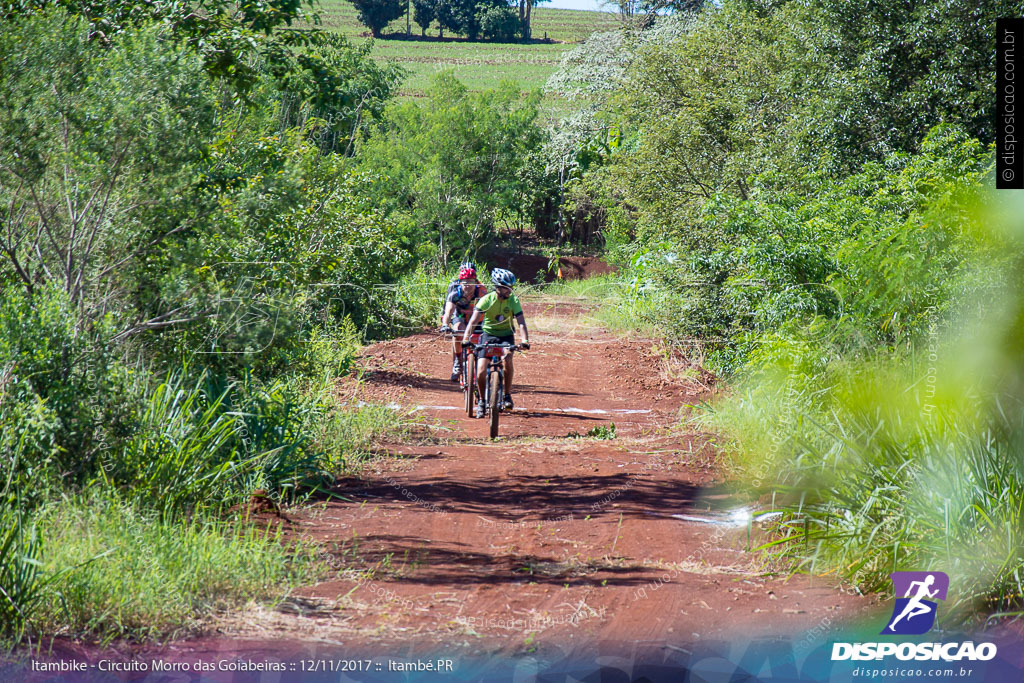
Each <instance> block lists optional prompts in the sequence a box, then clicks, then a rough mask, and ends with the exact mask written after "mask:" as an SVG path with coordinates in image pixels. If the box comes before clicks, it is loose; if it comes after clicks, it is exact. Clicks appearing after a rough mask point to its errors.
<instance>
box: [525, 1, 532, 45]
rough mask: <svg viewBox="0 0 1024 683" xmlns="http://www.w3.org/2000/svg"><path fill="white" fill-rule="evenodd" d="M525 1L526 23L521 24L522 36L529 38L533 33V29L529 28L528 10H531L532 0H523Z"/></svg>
mask: <svg viewBox="0 0 1024 683" xmlns="http://www.w3.org/2000/svg"><path fill="white" fill-rule="evenodd" d="M524 1H525V2H526V24H525V25H524V26H523V38H524V39H526V40H529V39H530V36H531V35H533V29H532V28H530V12H531V11H532V10H533V0H524Z"/></svg>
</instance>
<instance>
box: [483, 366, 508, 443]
mask: <svg viewBox="0 0 1024 683" xmlns="http://www.w3.org/2000/svg"><path fill="white" fill-rule="evenodd" d="M503 380H504V378H503V377H502V376H501V373H499V372H495V373H494V374H493V375H491V383H490V384H491V386H490V395H489V396H488V397H487V408H488V410H490V411H491V415H490V417H491V438H492V439H494V438H496V437H497V436H498V413H500V412H501V406H500V405H499V404H500V402H501V383H502V381H503Z"/></svg>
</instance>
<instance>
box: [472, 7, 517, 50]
mask: <svg viewBox="0 0 1024 683" xmlns="http://www.w3.org/2000/svg"><path fill="white" fill-rule="evenodd" d="M477 21H478V23H479V24H480V31H481V33H483V36H484V38H487V39H488V40H496V41H499V42H506V43H507V42H511V41H513V40H515V39H516V38H517V37H518V36H519V35H520V33H521V31H522V30H523V25H522V24H521V23H520V21H519V17H517V16H516V13H515V11H514V10H513V9H512V8H511V7H509V6H508V5H492V6H490V7H487V6H484V7H482V8H481V9H479V10H478V11H477Z"/></svg>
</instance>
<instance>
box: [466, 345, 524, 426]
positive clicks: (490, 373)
mask: <svg viewBox="0 0 1024 683" xmlns="http://www.w3.org/2000/svg"><path fill="white" fill-rule="evenodd" d="M520 348H521V347H519V346H517V345H515V344H477V345H476V346H475V348H474V355H475V356H476V357H477V358H481V357H482V358H486V359H487V379H486V383H485V384H484V396H485V397H486V401H485V405H486V412H485V413H484V414H485V415H486V416H487V417H488V418H489V419H490V429H491V438H492V439H493V438H495V437H497V436H498V416H499V415H500V414H501V411H502V408H501V404H502V403H503V402H504V400H505V356H507V355H508V354H510V353H511V352H513V351H518V350H519V349H520ZM473 365H474V367H475V366H476V364H475V363H474V364H473Z"/></svg>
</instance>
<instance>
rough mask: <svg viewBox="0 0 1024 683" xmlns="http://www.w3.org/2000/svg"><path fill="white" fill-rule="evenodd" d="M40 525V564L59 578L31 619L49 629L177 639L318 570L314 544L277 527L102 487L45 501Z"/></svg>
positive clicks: (269, 597) (40, 628) (85, 634)
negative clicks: (288, 538) (156, 509)
mask: <svg viewBox="0 0 1024 683" xmlns="http://www.w3.org/2000/svg"><path fill="white" fill-rule="evenodd" d="M37 524H38V525H39V527H40V530H41V532H42V534H43V536H44V538H45V539H46V544H45V549H44V551H43V552H42V553H41V556H40V560H41V563H42V567H41V569H42V571H43V572H45V573H46V574H50V575H56V576H57V577H58V579H57V580H56V581H54V582H53V583H52V585H51V586H50V587H49V588H48V590H47V591H46V592H45V595H44V596H42V598H41V599H39V600H38V604H37V605H36V612H35V614H34V616H33V618H32V626H33V628H34V630H36V631H38V632H42V633H63V634H67V635H72V636H75V637H89V638H91V639H96V640H106V639H110V638H114V637H127V638H132V639H137V640H144V639H151V638H163V637H177V636H181V635H184V634H187V633H189V632H194V631H196V630H197V629H199V628H200V627H201V625H202V623H203V620H204V619H206V618H208V617H210V616H211V615H213V614H214V613H216V612H218V611H220V610H224V609H227V608H230V607H235V606H238V605H241V604H243V603H245V602H246V601H248V600H251V599H257V600H269V601H271V602H273V601H274V600H276V599H280V598H282V597H284V596H286V595H287V593H288V591H289V590H290V589H291V588H292V587H293V586H295V585H297V584H299V583H302V582H309V581H312V580H315V579H316V578H317V576H318V575H319V572H320V570H321V567H320V565H319V564H318V562H317V560H316V559H315V555H314V554H313V553H312V552H311V549H310V548H307V547H304V546H302V545H294V544H286V543H283V542H282V539H281V536H280V534H279V532H278V531H276V530H274V529H269V530H261V529H259V528H256V527H254V526H249V525H242V526H238V527H234V528H233V527H231V526H229V525H228V524H226V523H225V522H222V521H218V520H216V519H214V518H210V517H207V516H205V515H195V516H192V517H190V518H188V519H186V518H183V517H161V516H160V515H156V514H154V513H152V512H149V511H147V510H146V509H145V508H141V507H139V506H137V505H135V504H132V503H128V502H125V501H123V500H121V499H119V498H118V497H116V496H112V495H110V494H109V493H102V492H99V491H93V492H91V493H90V494H89V495H84V496H80V497H75V498H70V499H66V500H64V501H61V502H59V503H55V504H52V505H49V506H47V507H45V508H44V509H43V510H41V512H40V514H39V515H38V518H37ZM68 567H76V569H75V570H74V571H65V570H66V568H68Z"/></svg>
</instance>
